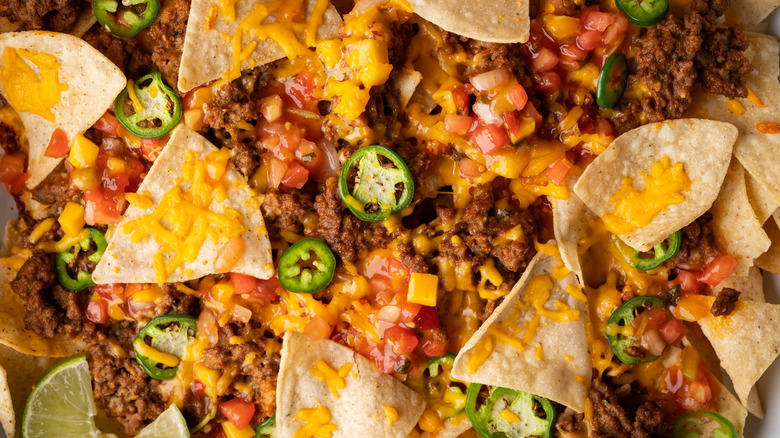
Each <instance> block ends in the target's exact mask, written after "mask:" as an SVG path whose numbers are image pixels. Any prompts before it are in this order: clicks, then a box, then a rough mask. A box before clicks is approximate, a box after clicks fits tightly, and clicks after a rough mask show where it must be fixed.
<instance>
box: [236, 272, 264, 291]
mask: <svg viewBox="0 0 780 438" xmlns="http://www.w3.org/2000/svg"><path fill="white" fill-rule="evenodd" d="M230 282H231V283H233V289H234V290H235V292H236V293H237V294H246V293H249V292H252V291H254V290H255V289H256V288H257V287H258V286H260V279H259V278H255V277H252V276H251V275H244V274H239V273H238V272H231V273H230Z"/></svg>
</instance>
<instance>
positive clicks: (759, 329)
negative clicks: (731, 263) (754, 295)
mask: <svg viewBox="0 0 780 438" xmlns="http://www.w3.org/2000/svg"><path fill="white" fill-rule="evenodd" d="M699 325H700V326H701V328H702V331H703V332H704V334H705V335H706V336H707V338H708V339H709V340H710V343H711V344H712V347H713V348H714V349H715V352H716V353H717V354H718V357H719V358H720V361H721V366H722V367H723V369H724V370H725V371H726V373H728V375H729V377H731V381H732V382H733V383H734V391H735V392H736V393H737V395H738V396H739V398H740V400H742V402H743V403H744V404H746V405H747V404H748V394H749V393H750V391H751V389H752V388H753V385H755V383H756V382H757V381H758V379H759V378H760V377H761V375H762V374H764V371H766V369H767V368H768V367H769V365H771V364H772V362H774V360H775V358H776V357H777V356H778V354H780V337H778V336H777V333H780V305H777V304H769V303H762V302H756V301H742V300H739V301H738V302H737V307H736V308H735V309H734V311H733V312H732V313H731V314H730V315H728V316H709V317H707V318H704V319H701V320H700V321H699Z"/></svg>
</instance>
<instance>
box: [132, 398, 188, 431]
mask: <svg viewBox="0 0 780 438" xmlns="http://www.w3.org/2000/svg"><path fill="white" fill-rule="evenodd" d="M189 436H190V431H189V429H187V422H186V421H185V420H184V417H183V416H182V415H181V412H180V411H179V408H177V407H176V405H171V406H170V407H169V408H168V409H166V410H165V412H163V413H162V414H160V416H159V417H157V419H156V420H154V421H153V422H152V423H151V424H149V425H148V426H146V427H144V428H143V430H142V431H141V433H139V434H138V435H136V437H135V438H189Z"/></svg>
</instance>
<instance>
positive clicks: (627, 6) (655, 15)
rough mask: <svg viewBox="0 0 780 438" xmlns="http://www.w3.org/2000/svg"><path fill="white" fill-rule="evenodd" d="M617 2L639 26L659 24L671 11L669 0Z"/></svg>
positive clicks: (633, 22)
mask: <svg viewBox="0 0 780 438" xmlns="http://www.w3.org/2000/svg"><path fill="white" fill-rule="evenodd" d="M615 4H616V5H617V7H618V9H620V12H622V13H624V14H626V18H628V21H630V22H631V24H633V25H634V26H639V27H650V26H652V25H654V24H658V23H660V22H661V20H663V19H664V18H665V17H666V15H667V14H668V13H669V0H615Z"/></svg>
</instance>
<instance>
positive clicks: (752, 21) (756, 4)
mask: <svg viewBox="0 0 780 438" xmlns="http://www.w3.org/2000/svg"><path fill="white" fill-rule="evenodd" d="M778 6H780V0H733V1H732V2H731V3H730V4H729V7H728V9H726V13H725V15H726V17H729V18H735V19H736V20H737V22H738V23H740V24H742V27H743V28H745V29H750V28H751V27H754V26H757V25H758V24H759V23H761V21H763V20H764V18H766V17H768V16H769V14H771V13H772V11H774V10H775V8H777V7H778Z"/></svg>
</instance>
